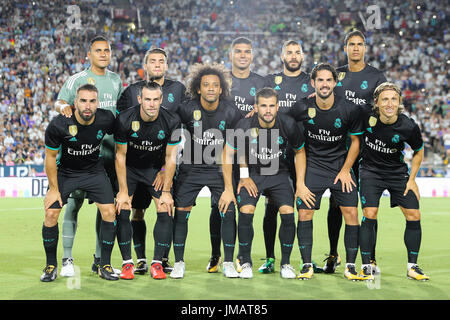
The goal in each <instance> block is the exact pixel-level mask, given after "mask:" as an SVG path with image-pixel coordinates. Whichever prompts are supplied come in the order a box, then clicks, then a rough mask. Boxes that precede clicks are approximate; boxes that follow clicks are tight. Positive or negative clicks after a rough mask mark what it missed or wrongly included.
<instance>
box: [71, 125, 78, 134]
mask: <svg viewBox="0 0 450 320" xmlns="http://www.w3.org/2000/svg"><path fill="white" fill-rule="evenodd" d="M69 133H70V135H71V136H73V137H75V136H76V135H77V133H78V128H77V126H76V125H71V126H69Z"/></svg>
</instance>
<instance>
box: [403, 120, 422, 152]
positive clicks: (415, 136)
mask: <svg viewBox="0 0 450 320" xmlns="http://www.w3.org/2000/svg"><path fill="white" fill-rule="evenodd" d="M410 120H411V121H412V122H413V123H414V127H413V130H412V132H411V135H410V136H409V138H408V139H407V140H406V143H407V144H409V146H410V147H411V149H413V150H414V151H419V150H420V149H422V147H423V139H422V133H421V132H420V129H419V126H418V125H417V124H416V123H415V122H414V121H413V120H412V119H410Z"/></svg>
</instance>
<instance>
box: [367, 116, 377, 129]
mask: <svg viewBox="0 0 450 320" xmlns="http://www.w3.org/2000/svg"><path fill="white" fill-rule="evenodd" d="M376 124H377V118H375V117H374V116H370V118H369V125H370V126H371V127H374V126H375V125H376Z"/></svg>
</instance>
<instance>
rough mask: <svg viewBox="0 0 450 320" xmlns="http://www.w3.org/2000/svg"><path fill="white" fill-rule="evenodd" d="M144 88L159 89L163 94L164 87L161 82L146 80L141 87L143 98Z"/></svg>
mask: <svg viewBox="0 0 450 320" xmlns="http://www.w3.org/2000/svg"><path fill="white" fill-rule="evenodd" d="M144 88H146V89H148V90H159V91H161V95H162V94H163V92H162V87H161V86H160V85H159V83H157V82H155V81H145V82H144V84H143V85H142V87H141V90H140V91H139V96H140V97H141V98H142V91H143V90H144Z"/></svg>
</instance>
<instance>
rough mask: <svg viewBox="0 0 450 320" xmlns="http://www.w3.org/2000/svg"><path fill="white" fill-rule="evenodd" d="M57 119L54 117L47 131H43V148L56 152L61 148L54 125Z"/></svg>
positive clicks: (56, 127)
mask: <svg viewBox="0 0 450 320" xmlns="http://www.w3.org/2000/svg"><path fill="white" fill-rule="evenodd" d="M57 119H58V118H57V117H55V118H54V119H53V120H52V121H51V122H50V124H49V125H48V127H47V129H46V130H45V146H46V147H47V148H49V149H51V150H57V149H59V148H60V147H61V143H62V139H61V134H60V133H59V130H58V126H57V124H56V122H57Z"/></svg>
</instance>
